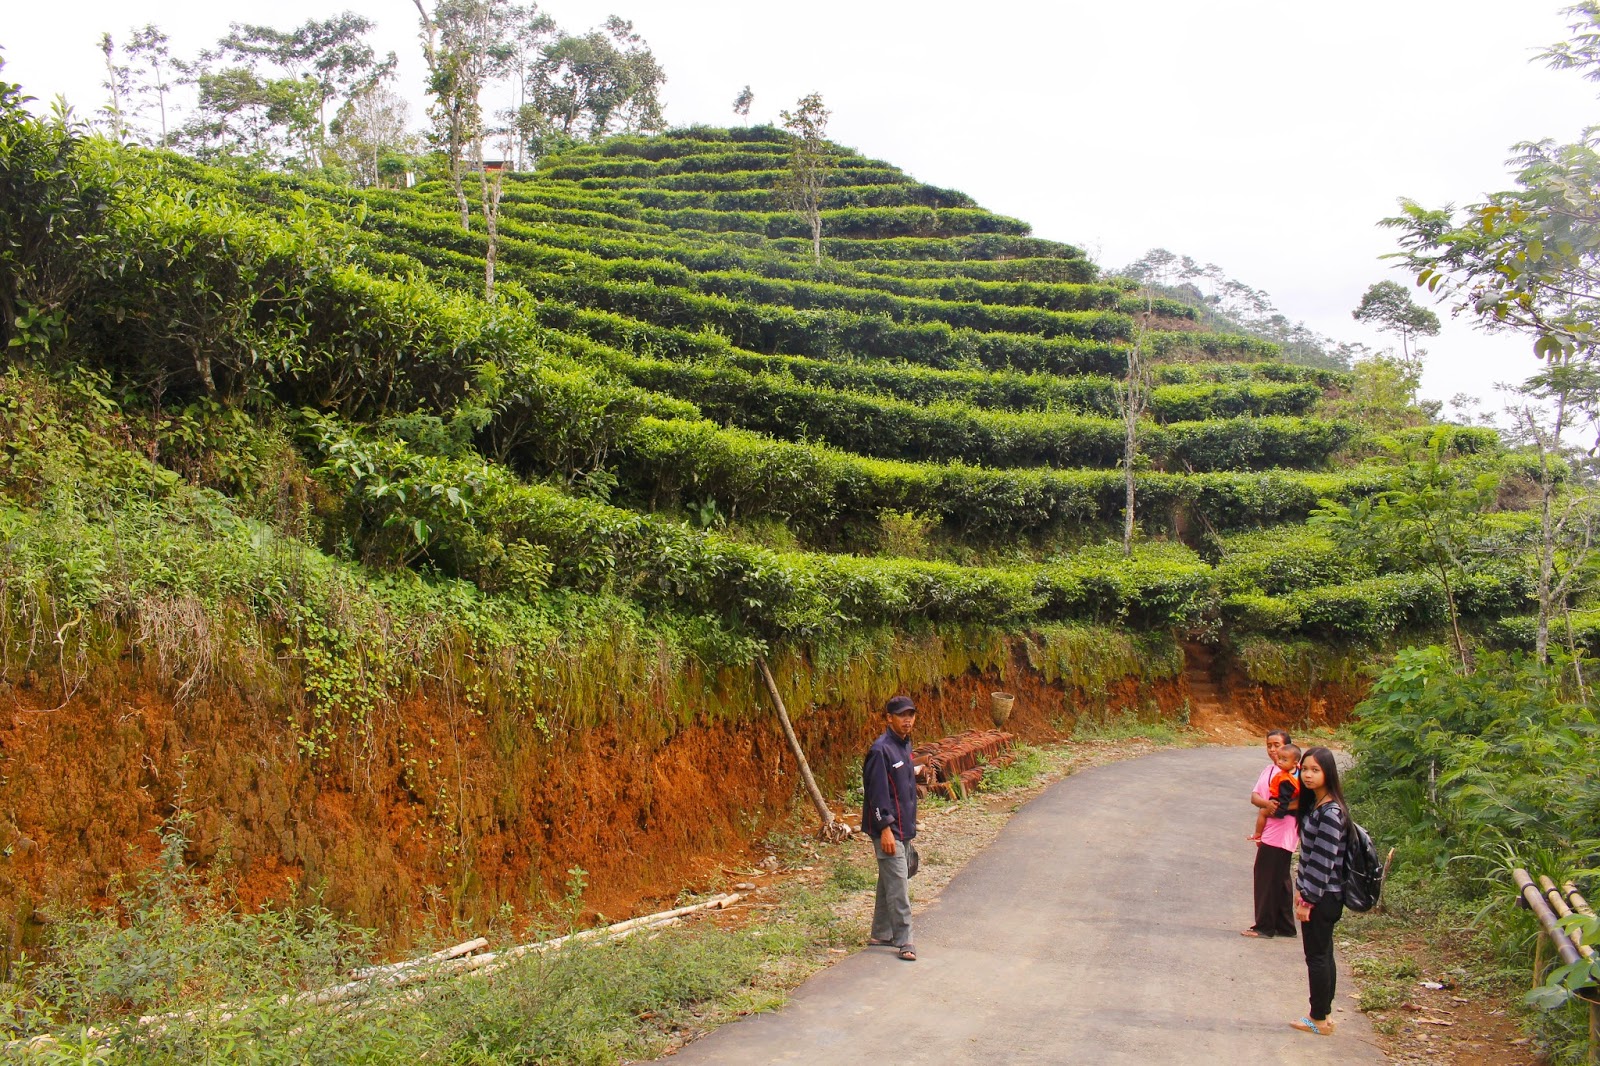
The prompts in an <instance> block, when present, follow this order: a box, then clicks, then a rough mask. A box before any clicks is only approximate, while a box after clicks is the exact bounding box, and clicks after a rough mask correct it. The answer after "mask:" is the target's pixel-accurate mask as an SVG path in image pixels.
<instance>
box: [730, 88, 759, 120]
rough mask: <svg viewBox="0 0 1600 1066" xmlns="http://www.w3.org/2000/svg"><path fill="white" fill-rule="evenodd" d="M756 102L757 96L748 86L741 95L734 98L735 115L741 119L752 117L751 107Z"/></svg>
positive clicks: (741, 90)
mask: <svg viewBox="0 0 1600 1066" xmlns="http://www.w3.org/2000/svg"><path fill="white" fill-rule="evenodd" d="M755 102H756V94H755V93H753V92H751V91H750V86H748V85H746V86H745V87H744V88H743V89H740V90H739V95H738V96H735V97H734V98H733V113H734V114H735V115H738V116H739V117H740V118H749V117H750V105H751V104H753V103H755Z"/></svg>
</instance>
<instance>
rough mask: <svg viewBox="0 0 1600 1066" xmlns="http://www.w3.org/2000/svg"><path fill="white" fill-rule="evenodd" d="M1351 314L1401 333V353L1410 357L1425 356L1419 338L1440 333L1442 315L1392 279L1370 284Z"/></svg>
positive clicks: (1435, 335) (1398, 334)
mask: <svg viewBox="0 0 1600 1066" xmlns="http://www.w3.org/2000/svg"><path fill="white" fill-rule="evenodd" d="M1350 317H1351V318H1353V319H1355V320H1356V321H1357V322H1365V323H1367V324H1368V325H1371V326H1375V327H1377V328H1378V329H1379V330H1381V331H1383V332H1384V333H1393V334H1394V335H1395V336H1397V337H1399V338H1400V355H1401V358H1403V359H1405V360H1407V361H1410V360H1413V359H1415V360H1420V359H1421V358H1422V355H1423V352H1422V350H1421V349H1420V348H1416V347H1415V344H1416V341H1417V338H1419V337H1437V336H1438V335H1439V316H1438V315H1436V314H1434V313H1433V312H1432V311H1430V310H1428V309H1427V308H1426V307H1422V306H1420V305H1418V304H1417V303H1415V302H1413V301H1412V299H1411V296H1410V294H1409V293H1407V292H1406V290H1405V288H1404V287H1403V286H1401V285H1397V284H1395V283H1394V282H1392V281H1377V282H1373V284H1372V285H1370V286H1368V287H1367V291H1366V292H1364V293H1362V294H1361V303H1360V305H1359V306H1357V307H1356V309H1355V310H1354V311H1351V312H1350Z"/></svg>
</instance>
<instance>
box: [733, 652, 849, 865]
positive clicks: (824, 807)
mask: <svg viewBox="0 0 1600 1066" xmlns="http://www.w3.org/2000/svg"><path fill="white" fill-rule="evenodd" d="M756 666H757V667H758V668H759V669H760V670H761V680H763V681H765V682H766V683H767V695H769V696H771V697H772V706H773V707H774V708H776V709H777V712H778V722H779V724H780V725H782V726H783V735H784V736H785V737H787V738H788V740H789V750H790V751H792V752H794V761H795V762H797V763H799V764H800V779H801V780H802V781H804V782H805V785H806V791H807V792H809V793H811V802H812V803H813V804H815V805H816V808H817V817H819V818H821V819H822V828H821V830H820V832H819V835H820V836H821V837H822V839H823V840H843V839H845V838H846V837H848V836H849V835H850V827H849V826H848V825H845V824H844V823H843V822H841V821H839V820H838V819H837V818H835V817H834V816H833V811H832V809H830V808H829V807H828V804H827V801H825V800H824V799H823V798H822V790H821V789H820V788H818V787H817V779H816V778H814V777H812V776H811V764H810V763H808V762H806V753H805V752H804V751H802V750H801V749H800V738H799V737H797V736H795V735H794V726H793V725H791V724H790V723H789V712H788V711H787V710H785V709H784V706H783V697H782V696H780V695H778V683H777V682H776V681H774V680H773V679H772V671H771V670H769V669H767V660H766V659H765V658H764V657H762V656H760V655H758V656H756Z"/></svg>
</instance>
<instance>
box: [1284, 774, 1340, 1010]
mask: <svg viewBox="0 0 1600 1066" xmlns="http://www.w3.org/2000/svg"><path fill="white" fill-rule="evenodd" d="M1300 790H1301V792H1300V796H1301V798H1300V872H1299V873H1298V874H1297V875H1296V876H1295V892H1296V895H1295V902H1294V914H1295V917H1296V918H1297V919H1299V921H1300V943H1301V946H1302V947H1303V948H1304V949H1305V955H1306V976H1307V978H1308V980H1309V982H1310V985H1311V1010H1310V1012H1309V1013H1308V1014H1307V1015H1306V1016H1305V1017H1304V1018H1301V1019H1300V1020H1299V1021H1297V1022H1290V1023H1289V1025H1290V1026H1291V1027H1292V1028H1295V1029H1299V1030H1301V1031H1302V1032H1307V1033H1315V1034H1317V1035H1318V1036H1332V1035H1333V1019H1332V1018H1330V1017H1329V1014H1331V1013H1332V1011H1333V992H1334V986H1335V984H1336V978H1337V970H1336V968H1335V965H1334V961H1333V927H1334V925H1335V924H1337V923H1338V921H1339V918H1340V917H1341V916H1342V915H1343V914H1344V896H1343V889H1342V886H1341V885H1340V883H1339V875H1340V872H1341V871H1342V870H1343V868H1344V848H1345V828H1344V827H1345V819H1346V817H1347V816H1346V814H1345V802H1344V792H1343V791H1342V790H1341V789H1340V787H1339V765H1338V764H1337V763H1336V762H1334V761H1333V752H1331V751H1329V750H1328V749H1327V748H1312V749H1311V750H1310V751H1308V752H1306V753H1305V756H1304V757H1303V758H1302V759H1301V760H1300Z"/></svg>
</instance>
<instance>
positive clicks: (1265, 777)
mask: <svg viewBox="0 0 1600 1066" xmlns="http://www.w3.org/2000/svg"><path fill="white" fill-rule="evenodd" d="M1277 769H1278V767H1277V765H1276V764H1274V763H1270V762H1269V763H1267V768H1266V769H1265V770H1262V771H1261V776H1260V777H1258V778H1256V789H1255V792H1256V795H1258V796H1260V797H1261V798H1262V799H1264V800H1269V799H1272V792H1271V790H1270V788H1269V786H1270V785H1271V783H1272V775H1273V773H1275V772H1276V771H1277ZM1258 809H1259V808H1258ZM1261 843H1263V844H1271V845H1272V846H1273V847H1275V848H1282V849H1283V850H1284V851H1293V850H1294V849H1295V848H1298V847H1299V846H1300V823H1299V822H1298V821H1297V820H1296V819H1295V816H1294V815H1292V814H1291V815H1289V816H1288V817H1287V818H1268V819H1267V827H1266V828H1265V829H1263V830H1262V831H1261Z"/></svg>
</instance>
